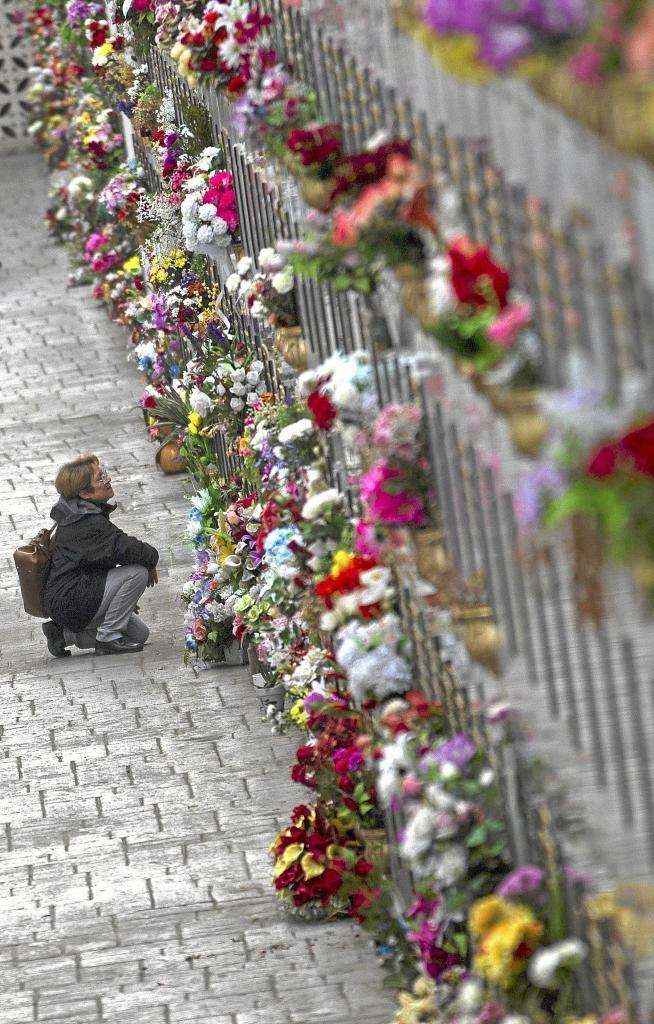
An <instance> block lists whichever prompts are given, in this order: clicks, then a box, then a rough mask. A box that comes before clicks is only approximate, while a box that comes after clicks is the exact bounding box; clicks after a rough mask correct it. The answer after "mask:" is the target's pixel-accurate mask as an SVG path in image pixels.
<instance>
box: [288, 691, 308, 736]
mask: <svg viewBox="0 0 654 1024" xmlns="http://www.w3.org/2000/svg"><path fill="white" fill-rule="evenodd" d="M288 714H289V718H290V719H291V721H292V722H293V724H294V725H297V727H298V728H299V729H304V728H305V726H306V724H307V722H308V721H309V715H308V713H307V712H306V711H305V710H304V697H300V699H299V700H297V701H296V702H295V704H294V705H293V706H292V708H291V710H290V711H289V713H288Z"/></svg>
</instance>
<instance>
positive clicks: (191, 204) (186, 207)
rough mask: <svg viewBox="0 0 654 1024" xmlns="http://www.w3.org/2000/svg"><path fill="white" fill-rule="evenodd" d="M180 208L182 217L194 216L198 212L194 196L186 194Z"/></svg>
mask: <svg viewBox="0 0 654 1024" xmlns="http://www.w3.org/2000/svg"><path fill="white" fill-rule="evenodd" d="M180 210H181V213H182V217H187V218H192V217H196V216H197V213H198V201H197V199H196V198H195V196H193V195H191V196H186V199H183V200H182V204H181V206H180Z"/></svg>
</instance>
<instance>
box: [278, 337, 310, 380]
mask: <svg viewBox="0 0 654 1024" xmlns="http://www.w3.org/2000/svg"><path fill="white" fill-rule="evenodd" d="M275 350H276V351H277V352H278V353H279V355H280V356H281V357H282V359H283V360H284V362H286V363H288V365H289V366H290V367H291V368H292V369H293V370H297V371H298V372H299V373H301V372H302V371H303V370H306V368H307V366H308V365H309V360H308V354H307V343H306V339H305V338H304V336H303V334H302V328H301V327H277V328H276V330H275Z"/></svg>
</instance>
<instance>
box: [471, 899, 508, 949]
mask: <svg viewBox="0 0 654 1024" xmlns="http://www.w3.org/2000/svg"><path fill="white" fill-rule="evenodd" d="M511 908H512V905H511V904H509V903H508V902H507V900H503V899H502V898H501V897H500V896H485V897H484V898H483V899H481V900H477V902H476V903H473V905H472V907H471V908H470V914H469V917H468V927H469V928H470V934H471V935H472V937H473V939H478V938H479V937H480V936H481V935H485V934H486V932H487V931H489V930H490V929H491V928H494V927H495V925H496V924H499V923H500V922H501V921H504V920H506V918H507V917H508V916H509V913H510V911H511Z"/></svg>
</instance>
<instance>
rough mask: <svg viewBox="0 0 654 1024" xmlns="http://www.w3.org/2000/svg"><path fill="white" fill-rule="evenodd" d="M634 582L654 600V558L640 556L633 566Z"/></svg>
mask: <svg viewBox="0 0 654 1024" xmlns="http://www.w3.org/2000/svg"><path fill="white" fill-rule="evenodd" d="M631 571H632V575H633V578H634V583H635V584H636V586H637V587H638V588H639V590H642V591H644V592H645V594H646V595H647V597H648V599H649V600H650V601H652V602H654V558H647V557H643V558H639V559H638V561H637V562H634V564H633V566H632V569H631Z"/></svg>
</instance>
